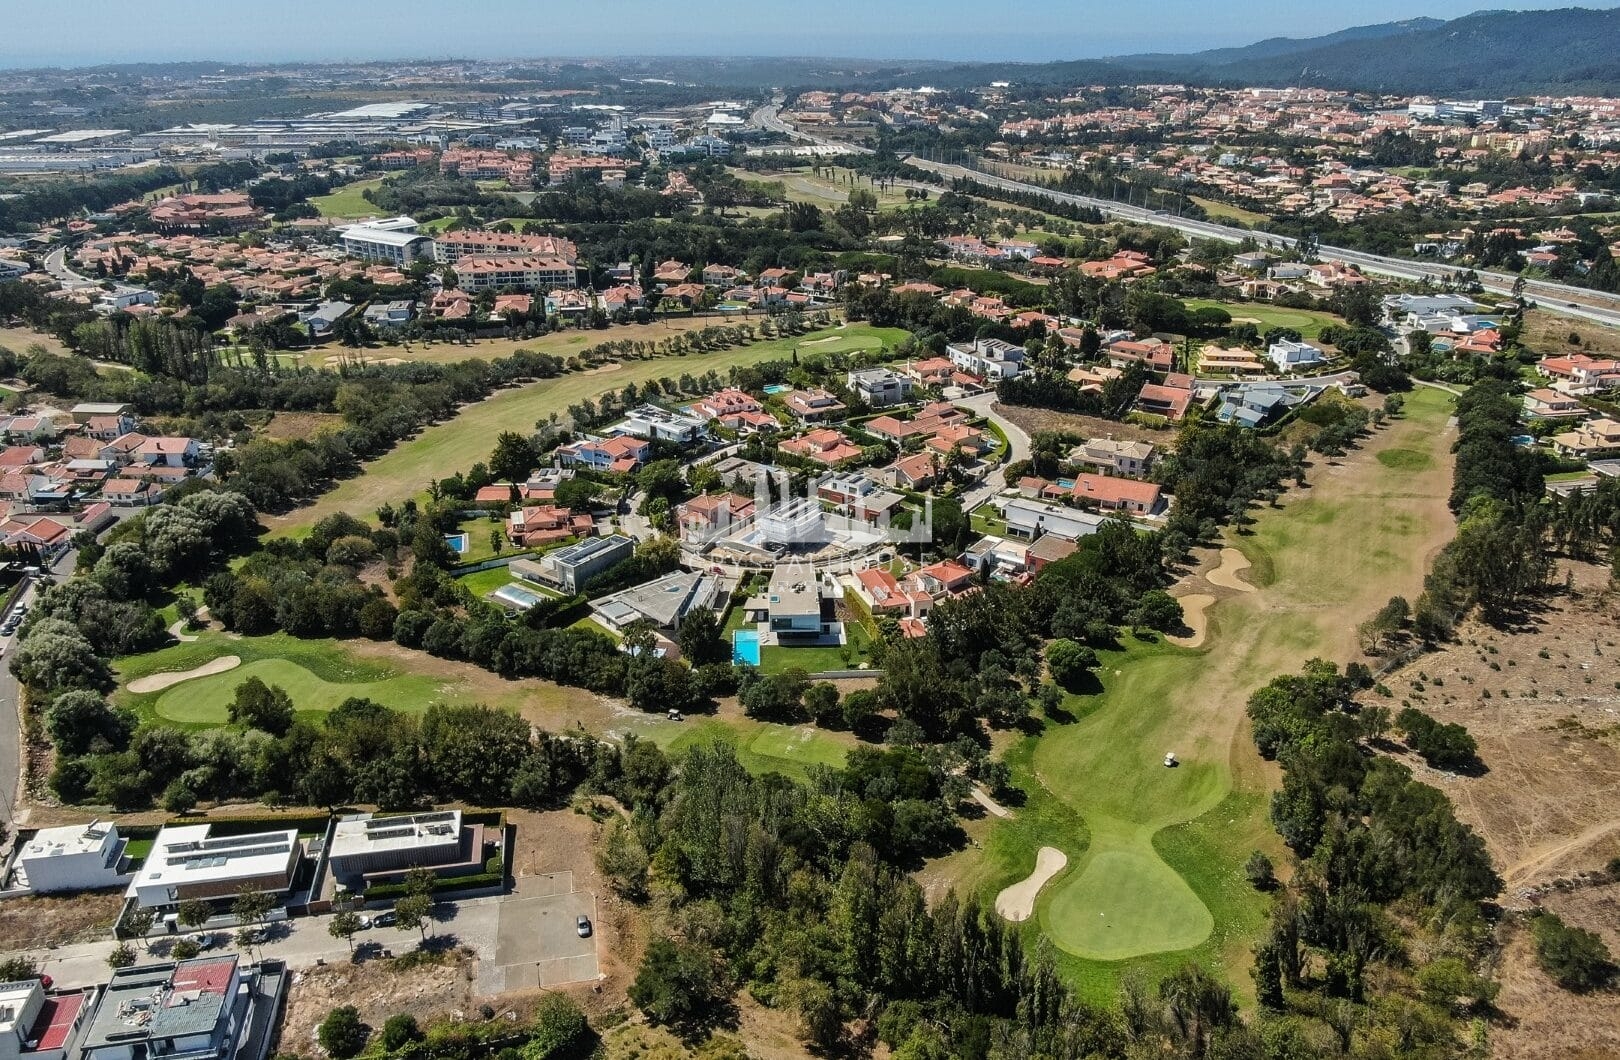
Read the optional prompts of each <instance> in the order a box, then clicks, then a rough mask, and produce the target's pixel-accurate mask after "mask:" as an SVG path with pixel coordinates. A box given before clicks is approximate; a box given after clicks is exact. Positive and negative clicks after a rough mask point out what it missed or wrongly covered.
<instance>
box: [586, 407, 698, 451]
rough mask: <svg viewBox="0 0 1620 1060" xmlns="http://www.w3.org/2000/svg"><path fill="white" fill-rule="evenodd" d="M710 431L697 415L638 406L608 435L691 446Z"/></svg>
mask: <svg viewBox="0 0 1620 1060" xmlns="http://www.w3.org/2000/svg"><path fill="white" fill-rule="evenodd" d="M706 431H707V428H706V427H705V426H704V423H703V421H702V420H700V419H698V418H697V417H696V416H683V415H681V414H680V413H679V412H671V411H669V410H668V409H661V408H659V407H658V406H657V405H637V406H636V407H635V408H633V409H631V410H630V411H629V412H627V413H626V414H625V417H624V419H622V420H620V421H619V422H618V423H615V424H614V425H613V426H611V427H609V428H608V433H609V434H617V435H626V434H627V435H630V436H631V437H633V438H645V439H648V440H651V441H660V442H674V443H675V444H676V445H692V444H693V443H695V442H698V441H701V440H702V439H703V436H704V434H705V433H706Z"/></svg>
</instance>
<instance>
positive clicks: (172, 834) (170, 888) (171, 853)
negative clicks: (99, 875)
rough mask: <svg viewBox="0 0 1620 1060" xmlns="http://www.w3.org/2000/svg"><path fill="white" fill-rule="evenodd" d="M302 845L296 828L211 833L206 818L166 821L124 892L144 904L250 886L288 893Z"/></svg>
mask: <svg viewBox="0 0 1620 1060" xmlns="http://www.w3.org/2000/svg"><path fill="white" fill-rule="evenodd" d="M302 850H303V848H302V846H301V845H300V844H299V842H298V832H297V830H296V829H292V828H289V829H287V830H286V831H277V832H256V833H253V834H250V835H213V834H212V831H211V826H210V825H206V824H194V825H167V826H165V827H164V829H163V830H162V831H161V832H159V833H158V834H157V839H155V840H154V841H153V843H152V851H151V853H149V854H148V855H147V856H146V860H145V861H144V862H143V863H142V864H141V867H140V869H139V871H137V872H136V873H135V879H134V880H132V881H131V882H130V885H129V890H128V891H127V892H126V893H127V894H128V895H129V897H131V898H133V899H135V901H136V903H137V904H139V905H140V907H141V908H142V909H157V908H163V907H167V906H172V905H178V904H179V903H181V902H183V901H185V900H186V899H188V898H201V899H206V900H214V899H221V898H234V897H235V896H236V895H238V894H241V893H242V892H243V891H244V890H248V889H249V888H256V889H258V890H260V891H264V892H266V893H268V894H272V895H284V894H286V893H287V890H288V889H289V888H290V887H291V886H292V881H293V875H294V873H295V872H296V871H297V869H298V859H299V856H300V855H301V854H302Z"/></svg>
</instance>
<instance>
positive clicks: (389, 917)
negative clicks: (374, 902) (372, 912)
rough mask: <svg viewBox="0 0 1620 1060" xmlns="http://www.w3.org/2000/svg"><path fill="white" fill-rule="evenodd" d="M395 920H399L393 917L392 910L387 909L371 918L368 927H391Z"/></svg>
mask: <svg viewBox="0 0 1620 1060" xmlns="http://www.w3.org/2000/svg"><path fill="white" fill-rule="evenodd" d="M397 920H399V917H397V916H395V915H394V911H393V910H392V909H389V910H387V911H386V912H382V913H378V914H377V915H376V916H374V917H371V923H370V925H368V926H370V927H393V926H394V923H395V922H396V921H397Z"/></svg>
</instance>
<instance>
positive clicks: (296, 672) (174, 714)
mask: <svg viewBox="0 0 1620 1060" xmlns="http://www.w3.org/2000/svg"><path fill="white" fill-rule="evenodd" d="M226 655H235V656H238V657H240V658H241V660H242V664H241V665H240V666H238V667H236V668H235V669H233V670H228V671H226V672H224V673H219V674H212V675H210V676H206V677H196V678H191V679H188V680H185V681H181V682H180V683H179V684H175V685H171V686H169V687H168V688H166V689H163V690H162V691H159V692H149V693H146V694H144V695H137V694H135V693H132V692H130V691H128V689H127V687H124V686H127V684H128V683H129V682H130V681H131V680H133V679H134V678H137V677H145V676H148V675H151V674H157V673H167V672H173V671H186V670H192V669H195V668H197V667H198V666H201V665H203V664H204V663H206V662H209V661H211V660H213V659H217V658H220V657H221V656H226ZM249 677H257V678H259V679H260V680H261V681H263V682H265V683H266V684H272V685H280V686H281V687H282V688H284V689H286V690H287V694H288V695H289V696H291V697H292V701H293V705H294V706H295V707H296V708H297V709H298V711H299V712H300V713H301V714H304V715H307V716H312V717H318V716H319V715H322V714H325V713H326V712H328V711H330V710H331V709H332V708H334V707H336V706H337V705H338V704H339V703H342V702H343V701H344V700H345V699H348V698H349V697H351V696H360V697H364V698H370V699H375V700H377V701H378V702H380V703H383V704H386V705H387V706H389V707H392V708H393V709H395V710H403V711H413V712H414V711H421V710H426V709H427V707H428V706H429V704H432V703H437V702H461V701H463V696H462V694H461V693H460V692H459V691H458V689H457V688H456V686H455V685H454V684H452V683H446V682H443V681H441V680H439V679H437V678H435V677H432V676H428V675H426V674H418V673H410V672H407V671H404V670H401V669H398V668H395V667H391V666H387V665H383V664H380V663H376V662H371V661H369V660H362V659H360V658H358V657H357V656H355V655H354V654H353V653H351V652H350V651H349V650H348V649H347V648H346V647H345V646H344V644H343V643H342V642H341V641H336V640H299V639H297V638H295V637H289V636H287V635H286V634H284V633H275V634H271V635H270V636H265V637H228V636H225V635H222V634H219V633H204V634H202V635H201V638H200V639H199V640H197V641H196V642H195V643H190V644H177V645H174V646H172V647H168V648H164V649H162V650H161V651H155V652H150V653H148V654H146V655H138V656H132V657H129V658H126V659H122V660H119V663H118V668H117V679H118V683H119V686H120V691H119V692H118V693H117V694H116V698H117V700H118V702H119V704H120V705H122V706H127V707H131V708H133V709H134V710H135V711H136V713H137V714H139V715H140V716H141V717H142V718H143V720H146V721H156V720H161V721H165V722H169V723H172V724H175V725H178V726H180V727H182V728H211V727H214V726H219V725H225V724H228V723H229V721H230V716H229V713H228V711H227V709H226V708H227V707H228V705H229V704H230V701H231V699H232V697H233V696H234V695H235V694H236V686H237V685H239V684H241V683H242V682H243V681H246V680H247V679H248V678H249Z"/></svg>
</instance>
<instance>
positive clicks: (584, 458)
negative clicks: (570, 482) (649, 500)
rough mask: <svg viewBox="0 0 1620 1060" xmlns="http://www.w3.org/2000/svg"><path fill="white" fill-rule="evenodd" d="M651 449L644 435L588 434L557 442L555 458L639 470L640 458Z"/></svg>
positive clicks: (604, 468) (597, 467)
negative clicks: (600, 435) (561, 442)
mask: <svg viewBox="0 0 1620 1060" xmlns="http://www.w3.org/2000/svg"><path fill="white" fill-rule="evenodd" d="M651 452H652V443H651V442H649V441H647V440H646V439H643V438H632V437H630V436H629V435H619V436H617V437H614V438H587V439H584V440H581V441H578V442H571V443H569V444H568V445H564V446H559V447H558V449H557V459H559V460H560V461H562V463H563V464H565V465H578V466H580V467H588V468H593V469H595V470H597V471H611V472H613V473H615V474H629V473H631V472H633V471H636V470H639V469H640V467H641V464H642V461H644V460H646V459H647V456H648V454H649V453H651Z"/></svg>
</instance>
